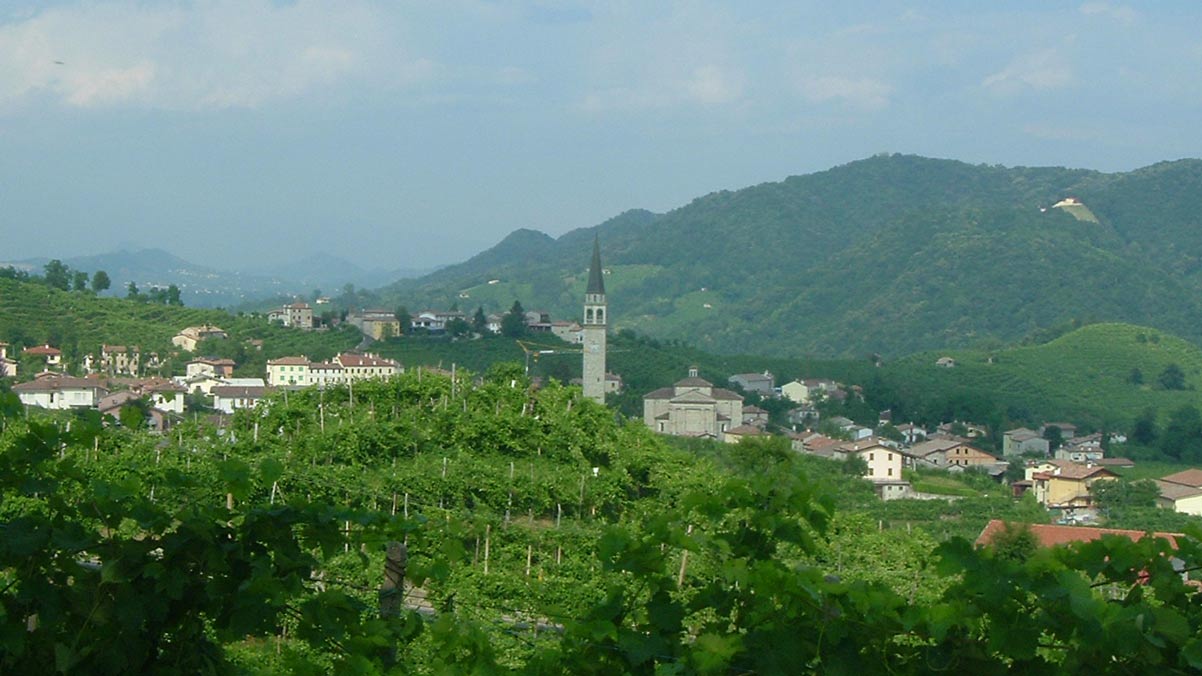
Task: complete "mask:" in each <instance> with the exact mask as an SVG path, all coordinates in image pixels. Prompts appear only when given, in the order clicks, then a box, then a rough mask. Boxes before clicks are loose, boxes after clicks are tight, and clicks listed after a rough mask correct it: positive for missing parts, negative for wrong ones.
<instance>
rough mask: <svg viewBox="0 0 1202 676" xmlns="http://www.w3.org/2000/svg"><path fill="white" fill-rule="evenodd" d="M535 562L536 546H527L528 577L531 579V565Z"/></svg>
mask: <svg viewBox="0 0 1202 676" xmlns="http://www.w3.org/2000/svg"><path fill="white" fill-rule="evenodd" d="M533 560H534V545H526V577H530V564H531V562H532V561H533Z"/></svg>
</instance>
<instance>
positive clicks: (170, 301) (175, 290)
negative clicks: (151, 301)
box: [167, 284, 184, 306]
mask: <svg viewBox="0 0 1202 676" xmlns="http://www.w3.org/2000/svg"><path fill="white" fill-rule="evenodd" d="M183 304H184V301H183V300H181V299H180V297H179V287H178V286H176V285H174V284H172V285H170V286H168V287H167V305H178V306H182V305H183Z"/></svg>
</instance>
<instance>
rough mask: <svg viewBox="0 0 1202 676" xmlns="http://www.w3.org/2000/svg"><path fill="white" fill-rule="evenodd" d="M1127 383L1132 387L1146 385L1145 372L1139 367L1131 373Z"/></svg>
mask: <svg viewBox="0 0 1202 676" xmlns="http://www.w3.org/2000/svg"><path fill="white" fill-rule="evenodd" d="M1127 382H1129V383H1131V384H1132V385H1143V384H1144V372H1143V371H1141V370H1139V367H1135V368H1133V369H1131V373H1130V374H1128V375H1127Z"/></svg>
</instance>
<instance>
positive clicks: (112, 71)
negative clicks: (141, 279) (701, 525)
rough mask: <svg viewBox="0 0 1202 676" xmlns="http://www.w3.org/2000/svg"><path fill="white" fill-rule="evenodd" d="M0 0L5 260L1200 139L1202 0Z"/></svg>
mask: <svg viewBox="0 0 1202 676" xmlns="http://www.w3.org/2000/svg"><path fill="white" fill-rule="evenodd" d="M834 4H836V3H830V2H812V3H811V2H797V1H795V0H794V1H787V2H779V3H776V2H737V3H734V2H732V3H706V2H688V3H672V2H659V1H655V2H647V1H642V2H617V1H610V2H598V3H588V2H569V1H565V2H554V1H546V2H470V1H469V2H458V1H455V0H438V1H436V2H416V3H405V2H362V1H358V0H338V1H336V2H320V1H304V0H298V1H297V2H281V1H276V2H270V1H267V0H229V1H215V2H199V1H198V2H166V1H163V2H145V1H142V2H136V1H132V0H130V1H113V2H107V1H103V0H92V1H88V2H69V1H60V2H26V1H25V0H4V2H0V259H3V258H10V259H11V258H17V257H23V256H33V255H52V256H60V257H68V256H72V255H78V254H84V253H99V252H102V251H107V250H111V249H114V248H116V246H117V245H119V244H127V245H128V244H137V245H146V246H162V247H164V248H166V249H168V250H170V251H172V252H174V253H177V254H180V255H182V256H184V257H185V258H188V259H190V260H194V261H196V262H199V263H205V264H209V265H213V266H217V267H224V266H247V265H253V264H254V263H255V262H256V261H270V262H271V263H272V264H273V265H275V264H279V263H281V262H286V261H287V260H289V258H293V257H300V256H304V255H308V254H310V253H313V252H317V251H327V252H329V253H332V254H336V255H339V256H344V257H347V258H350V259H352V260H354V261H356V262H358V263H360V264H363V265H366V266H387V267H402V266H425V265H432V264H438V263H447V262H454V261H458V260H462V259H464V258H467V257H468V256H470V255H472V254H474V253H476V252H478V251H480V250H482V249H485V248H487V247H489V246H491V245H492V244H494V243H496V242H497V241H498V240H499V239H500V238H502V237H503V236H504V235H505V234H507V233H508V232H510V231H512V230H514V229H516V228H520V227H529V228H535V229H539V230H543V231H545V232H548V233H551V234H553V235H558V234H561V233H563V232H566V231H567V230H570V229H572V228H577V227H581V226H589V225H595V224H597V223H599V222H600V221H602V220H604V219H605V218H608V217H610V216H613V215H616V214H617V213H619V212H621V211H623V210H625V209H628V208H634V207H642V208H648V209H652V210H656V211H664V210H668V209H671V208H673V207H676V206H680V205H681V204H684V203H686V202H688V201H689V200H690V199H691V198H693V197H697V196H700V195H703V194H705V193H707V192H711V191H714V190H720V189H727V188H739V187H743V186H747V185H752V184H755V183H760V182H763V181H769V180H780V179H782V178H784V177H786V176H788V175H791V174H801V173H809V172H813V171H819V170H823V169H827V168H829V167H831V166H834V165H837V164H843V163H845V162H849V161H852V160H855V159H860V158H863V157H866V156H869V155H871V154H873V153H877V152H881V151H893V152H906V153H918V154H923V155H929V156H936V157H950V158H956V159H963V160H966V161H970V162H983V163H990V164H993V163H999V164H1007V165H1015V164H1026V165H1066V166H1075V167H1088V168H1094V169H1103V170H1126V169H1132V168H1135V167H1139V166H1143V165H1146V164H1150V163H1153V162H1156V161H1159V160H1163V159H1175V158H1179V157H1185V156H1193V157H1197V156H1200V155H1202V147H1200V146H1202V31H1200V30H1199V28H1200V27H1202V21H1200V20H1199V19H1200V18H1202V16H1200V15H1202V4H1200V3H1197V2H1192V1H1191V2H1160V3H1140V4H1138V5H1135V4H1133V5H1123V4H1118V3H1110V2H1093V1H1089V2H1083V3H1080V2H1078V3H1056V2H1049V1H1046V0H1044V1H1039V2H982V3H967V2H959V1H946V2H935V1H931V2H913V3H908V4H905V3H893V2H889V3H864V2H854V1H853V2H843V3H839V4H841V5H842V6H841V7H839V8H838V9H832V8H831V6H832V5H834Z"/></svg>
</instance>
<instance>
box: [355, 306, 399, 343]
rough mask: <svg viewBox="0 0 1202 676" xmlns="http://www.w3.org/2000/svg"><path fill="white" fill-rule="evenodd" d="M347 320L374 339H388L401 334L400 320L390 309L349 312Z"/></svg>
mask: <svg viewBox="0 0 1202 676" xmlns="http://www.w3.org/2000/svg"><path fill="white" fill-rule="evenodd" d="M346 321H347V323H348V324H350V325H352V326H354V327H356V328H358V329H359V330H360V331H362V332H363V335H365V336H368V337H370V338H371V339H372V340H386V339H388V338H393V337H396V336H399V335H401V322H400V320H399V319H397V318H396V315H395V314H394V313H392V312H390V311H388V310H380V309H375V310H358V311H356V312H352V313H350V314H348V315H347V316H346Z"/></svg>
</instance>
